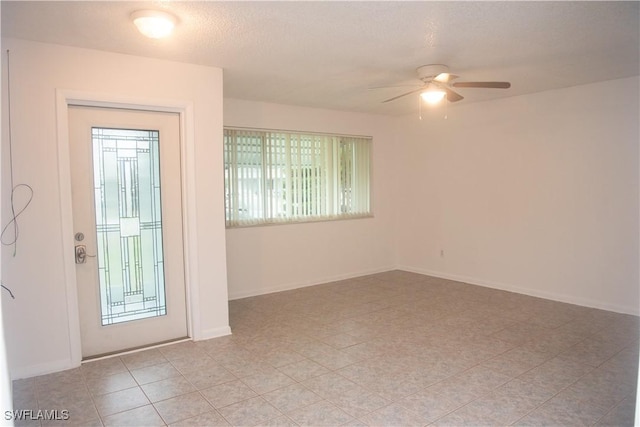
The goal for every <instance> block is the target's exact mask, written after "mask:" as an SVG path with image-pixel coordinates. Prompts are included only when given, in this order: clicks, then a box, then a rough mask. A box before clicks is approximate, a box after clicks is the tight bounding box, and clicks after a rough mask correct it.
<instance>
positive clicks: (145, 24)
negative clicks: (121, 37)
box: [131, 10, 178, 39]
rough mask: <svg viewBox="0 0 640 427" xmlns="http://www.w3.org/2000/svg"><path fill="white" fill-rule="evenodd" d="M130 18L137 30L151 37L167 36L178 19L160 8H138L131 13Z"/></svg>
mask: <svg viewBox="0 0 640 427" xmlns="http://www.w3.org/2000/svg"><path fill="white" fill-rule="evenodd" d="M131 20H132V21H133V23H134V24H135V26H136V27H137V28H138V31H140V32H141V33H142V34H144V35H145V36H147V37H149V38H152V39H161V38H163V37H167V36H168V35H169V34H171V32H172V31H173V27H175V25H176V22H177V21H178V20H177V19H176V17H175V16H173V15H171V14H170V13H167V12H162V11H160V10H138V11H136V12H133V13H132V14H131Z"/></svg>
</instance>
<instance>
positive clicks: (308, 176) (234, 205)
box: [224, 129, 371, 227]
mask: <svg viewBox="0 0 640 427" xmlns="http://www.w3.org/2000/svg"><path fill="white" fill-rule="evenodd" d="M370 156H371V138H365V137H350V136H349V137H347V136H336V135H319V134H300V133H293V132H281V131H261V130H245V129H225V130H224V162H225V209H226V222H227V226H228V227H234V226H244V225H255V224H265V223H278V222H297V221H312V220H319V219H332V218H335V219H338V218H347V217H358V216H368V215H370V213H371V210H370V202H371V200H370V192H371V184H370Z"/></svg>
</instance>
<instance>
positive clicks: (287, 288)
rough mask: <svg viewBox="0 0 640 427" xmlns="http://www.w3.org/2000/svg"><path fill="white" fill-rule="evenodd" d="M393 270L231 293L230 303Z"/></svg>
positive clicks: (357, 273) (387, 269)
mask: <svg viewBox="0 0 640 427" xmlns="http://www.w3.org/2000/svg"><path fill="white" fill-rule="evenodd" d="M392 270H397V268H396V267H395V266H393V265H390V266H386V267H381V268H375V269H371V270H364V271H360V272H356V273H348V274H339V275H336V276H328V277H324V278H322V279H315V280H313V281H309V282H293V283H288V284H284V285H280V286H274V287H269V288H260V289H256V290H252V291H248V292H238V293H229V301H232V300H237V299H242V298H249V297H255V296H260V295H267V294H273V293H276V292H284V291H291V290H294V289H300V288H306V287H309V286H316V285H322V284H325V283H331V282H336V281H339V280H347V279H355V278H357V277H362V276H367V275H369V274H377V273H384V272H385V271H392Z"/></svg>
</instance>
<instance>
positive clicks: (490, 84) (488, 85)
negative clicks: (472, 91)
mask: <svg viewBox="0 0 640 427" xmlns="http://www.w3.org/2000/svg"><path fill="white" fill-rule="evenodd" d="M452 86H453V87H480V88H488V89H509V88H510V87H511V83H509V82H458V83H454V84H453V85H452Z"/></svg>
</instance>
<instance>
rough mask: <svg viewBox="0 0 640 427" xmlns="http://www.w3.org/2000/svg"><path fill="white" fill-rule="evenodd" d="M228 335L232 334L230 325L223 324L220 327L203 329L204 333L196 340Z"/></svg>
mask: <svg viewBox="0 0 640 427" xmlns="http://www.w3.org/2000/svg"><path fill="white" fill-rule="evenodd" d="M227 335H231V328H230V327H229V326H223V327H220V328H212V329H207V330H204V331H202V334H201V335H200V336H198V339H197V340H194V341H203V340H209V339H211V338H218V337H224V336H227Z"/></svg>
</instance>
